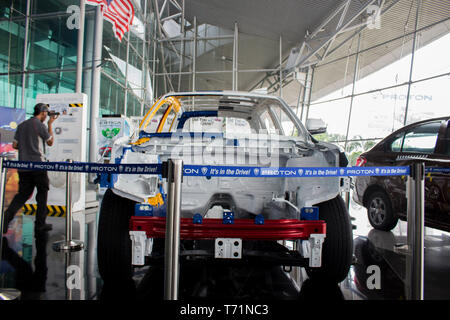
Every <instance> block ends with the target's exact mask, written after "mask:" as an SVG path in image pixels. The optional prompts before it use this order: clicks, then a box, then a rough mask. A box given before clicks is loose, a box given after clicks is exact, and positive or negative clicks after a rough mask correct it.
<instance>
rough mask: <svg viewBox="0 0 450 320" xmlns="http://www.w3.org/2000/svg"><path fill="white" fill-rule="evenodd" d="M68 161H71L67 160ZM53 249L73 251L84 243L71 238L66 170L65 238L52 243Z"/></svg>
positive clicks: (68, 180) (68, 187)
mask: <svg viewBox="0 0 450 320" xmlns="http://www.w3.org/2000/svg"><path fill="white" fill-rule="evenodd" d="M68 162H73V161H72V160H68ZM52 247H53V250H55V251H58V252H60V251H64V252H74V251H80V250H81V249H83V248H84V243H83V242H82V241H79V240H72V188H71V179H70V173H69V172H66V240H62V241H56V242H54V243H53V246H52Z"/></svg>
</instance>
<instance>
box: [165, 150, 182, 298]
mask: <svg viewBox="0 0 450 320" xmlns="http://www.w3.org/2000/svg"><path fill="white" fill-rule="evenodd" d="M163 175H165V173H164V172H163ZM182 182H183V160H179V159H176V160H173V159H169V160H168V163H167V185H168V187H167V218H166V219H167V220H166V238H165V254H164V299H165V300H178V286H179V269H180V268H179V251H180V217H181V184H182Z"/></svg>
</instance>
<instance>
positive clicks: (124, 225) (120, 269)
mask: <svg viewBox="0 0 450 320" xmlns="http://www.w3.org/2000/svg"><path fill="white" fill-rule="evenodd" d="M134 205H135V202H134V201H132V200H129V199H126V198H122V197H120V196H118V195H116V194H115V193H114V192H113V191H112V190H111V189H108V190H107V191H106V192H105V195H104V196H103V200H102V204H101V207H100V217H99V223H98V236H97V263H98V270H99V273H100V276H101V278H102V280H103V288H104V289H106V288H114V290H115V291H114V292H116V293H117V291H116V290H117V288H121V289H126V290H127V292H128V293H131V292H130V290H131V291H132V290H134V289H135V288H134V281H133V266H132V264H131V239H130V235H129V221H130V217H131V215H132V214H133V212H134ZM103 296H108V294H105V293H104V294H103Z"/></svg>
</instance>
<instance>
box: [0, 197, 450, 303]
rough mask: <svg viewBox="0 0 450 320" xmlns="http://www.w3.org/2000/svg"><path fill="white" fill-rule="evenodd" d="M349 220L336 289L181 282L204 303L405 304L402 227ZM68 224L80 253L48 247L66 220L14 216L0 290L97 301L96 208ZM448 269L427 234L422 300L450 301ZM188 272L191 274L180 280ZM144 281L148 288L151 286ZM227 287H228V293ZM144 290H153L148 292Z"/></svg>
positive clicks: (261, 275)
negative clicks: (346, 267) (349, 260)
mask: <svg viewBox="0 0 450 320" xmlns="http://www.w3.org/2000/svg"><path fill="white" fill-rule="evenodd" d="M350 214H351V216H352V217H353V218H354V220H353V224H354V225H355V226H356V229H355V230H353V233H354V252H355V263H354V265H353V266H352V267H351V270H350V272H349V274H348V277H347V279H346V280H344V281H343V282H341V283H340V284H339V285H330V284H323V283H322V284H317V283H314V282H311V280H309V279H307V276H306V273H305V272H304V271H303V270H300V273H299V275H298V279H299V285H298V286H296V285H293V284H292V281H291V275H288V274H287V273H285V272H283V271H282V269H281V268H273V269H271V270H270V272H262V271H261V269H260V268H257V267H246V268H244V269H235V270H231V271H230V270H215V272H216V274H215V275H216V276H217V275H219V274H220V275H221V276H223V275H224V274H225V273H226V274H227V276H223V277H222V278H221V279H222V280H221V281H218V280H217V281H216V282H214V284H213V285H212V284H211V279H212V278H214V277H216V276H214V275H213V274H209V275H208V276H207V277H206V278H202V279H203V280H202V281H203V282H202V281H200V280H199V281H196V283H189V281H188V280H186V279H188V278H190V277H191V275H198V270H196V269H191V270H189V269H188V268H185V269H184V270H183V271H182V274H181V276H180V281H181V282H182V283H183V284H185V285H186V286H187V285H190V286H193V287H194V286H195V290H196V292H197V294H198V296H200V297H203V296H205V297H208V298H218V297H221V296H226V295H227V294H228V296H234V297H241V298H251V297H253V298H256V297H260V298H273V299H279V300H282V299H283V300H285V299H302V298H306V299H308V298H314V297H316V296H317V297H322V299H323V298H326V299H338V300H339V299H345V300H372V299H393V300H398V299H405V298H406V292H407V287H408V279H409V272H408V268H407V266H408V262H409V260H410V259H409V256H408V255H407V254H406V251H405V246H404V244H405V243H406V223H405V222H400V223H399V224H398V225H397V227H396V228H395V229H394V230H393V231H392V232H382V231H377V230H374V229H372V228H371V226H370V224H369V222H368V220H367V215H366V211H365V209H363V208H361V207H359V206H358V205H357V204H355V203H351V206H350ZM74 220H75V222H74V224H73V238H74V239H81V240H83V242H84V244H85V248H84V249H83V250H82V251H78V252H73V253H70V254H66V253H63V252H56V251H55V250H53V248H52V246H53V244H54V243H55V242H56V241H60V240H64V239H65V218H59V217H49V218H48V220H47V222H48V223H51V224H52V225H53V230H52V231H50V232H48V233H47V234H43V235H35V234H33V221H34V217H32V216H24V215H18V216H17V217H16V219H15V220H14V221H13V223H12V225H11V228H10V230H9V232H8V234H7V235H6V236H5V237H4V238H3V242H4V243H3V248H4V250H3V254H2V260H3V262H2V264H1V269H0V271H1V278H0V281H1V282H0V287H2V288H8V287H14V288H17V289H19V290H20V291H21V292H22V299H24V300H25V299H31V300H95V299H99V297H100V293H101V290H102V281H101V279H100V277H99V275H98V271H97V265H96V222H97V209H93V210H90V211H89V212H87V213H86V214H81V213H78V214H76V216H74ZM80 226H81V227H80ZM83 226H84V227H83ZM374 266H375V267H374ZM378 268H379V269H378ZM375 269H376V270H375ZM374 270H375V271H374ZM449 270H450V234H449V233H445V232H441V231H439V230H435V229H430V228H426V233H425V286H424V287H425V289H424V290H425V299H450V277H449V276H448V275H449ZM149 271H150V268H149V267H144V268H139V269H136V272H135V277H134V278H135V282H136V284H137V286H138V295H139V298H142V299H145V298H147V297H150V296H154V295H155V290H156V291H157V293H156V295H158V294H161V295H162V282H161V281H162V280H161V279H162V277H163V276H162V273H161V272H162V270H156V271H153V270H152V272H149ZM377 271H379V274H380V279H379V282H377V281H376V278H374V275H375V273H376V272H377ZM186 274H189V275H190V276H189V277H183V275H186ZM208 277H209V278H208ZM227 277H228V278H227ZM292 277H294V275H292ZM183 279H184V280H183ZM216 279H217V278H216ZM227 279H228V280H227ZM155 282H157V283H159V285H160V287H159V289H155V288H158V287H157V286H156V287H155V285H154V284H155ZM149 283H152V284H153V286H149ZM230 285H232V286H233V289H230V288H229V287H228V286H230ZM150 287H152V288H153V289H152V290H150V289H149V288H150ZM211 288H214V290H213V289H211ZM43 289H45V291H44V290H43ZM298 289H300V292H299V291H298ZM158 290H159V291H161V292H159V291H158ZM158 292H159V293H158Z"/></svg>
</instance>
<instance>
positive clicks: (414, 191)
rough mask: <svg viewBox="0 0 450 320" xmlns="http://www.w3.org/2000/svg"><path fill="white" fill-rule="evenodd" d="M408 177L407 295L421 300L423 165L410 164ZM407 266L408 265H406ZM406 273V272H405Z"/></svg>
mask: <svg viewBox="0 0 450 320" xmlns="http://www.w3.org/2000/svg"><path fill="white" fill-rule="evenodd" d="M410 170H411V171H410V172H411V173H410V176H409V177H408V189H407V191H408V193H407V194H408V216H407V222H408V234H407V238H408V248H409V256H410V262H411V263H410V268H411V269H410V273H409V277H407V279H406V281H409V282H410V283H409V290H408V292H407V297H408V299H409V300H423V292H424V291H423V282H424V260H423V258H424V229H425V227H424V221H425V205H424V204H425V198H424V190H425V165H424V163H423V162H417V163H414V164H412V165H411V168H410ZM407 268H408V266H407ZM407 274H408V272H407Z"/></svg>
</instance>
